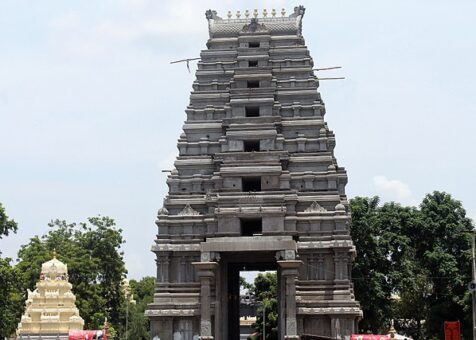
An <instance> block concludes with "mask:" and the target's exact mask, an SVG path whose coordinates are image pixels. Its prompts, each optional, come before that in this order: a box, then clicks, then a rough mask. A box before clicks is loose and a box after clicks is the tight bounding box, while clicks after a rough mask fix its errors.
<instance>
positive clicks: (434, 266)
mask: <svg viewBox="0 0 476 340" xmlns="http://www.w3.org/2000/svg"><path fill="white" fill-rule="evenodd" d="M420 210H421V214H422V219H423V223H422V228H421V229H419V230H418V231H415V233H416V234H417V237H416V238H415V248H416V249H417V251H416V259H417V260H418V264H419V265H420V267H421V268H425V269H426V270H427V271H428V273H429V277H430V281H429V286H430V287H431V290H430V291H429V293H428V294H427V295H426V296H425V304H426V305H427V306H428V307H427V313H426V315H425V328H426V332H427V338H428V339H432V338H433V339H439V338H441V334H442V327H443V322H444V321H445V320H460V321H461V322H462V329H463V333H464V336H465V337H468V338H470V336H471V334H472V333H471V319H470V315H471V314H470V310H471V304H470V301H471V299H470V294H469V292H468V290H467V284H468V282H470V281H471V233H472V232H473V225H472V222H471V220H470V219H469V218H467V217H466V211H465V210H464V208H463V206H462V204H461V202H460V201H457V200H455V199H453V198H452V197H451V195H449V194H447V193H444V192H438V191H435V192H433V193H432V194H429V195H427V196H426V197H425V198H424V199H423V202H422V203H421V205H420Z"/></svg>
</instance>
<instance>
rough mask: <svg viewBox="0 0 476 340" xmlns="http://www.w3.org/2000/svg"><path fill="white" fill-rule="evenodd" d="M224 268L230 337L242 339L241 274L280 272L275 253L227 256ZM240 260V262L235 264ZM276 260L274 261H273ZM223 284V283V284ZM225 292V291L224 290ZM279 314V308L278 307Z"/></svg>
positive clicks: (232, 339) (233, 339)
mask: <svg viewBox="0 0 476 340" xmlns="http://www.w3.org/2000/svg"><path fill="white" fill-rule="evenodd" d="M225 258H226V260H225V261H224V263H223V266H224V267H226V269H225V270H226V272H227V285H226V287H223V288H224V289H226V296H227V323H228V337H227V339H230V340H239V339H240V333H241V332H240V303H241V301H240V272H243V271H258V272H264V271H276V272H277V271H278V266H277V263H276V259H275V253H272V252H249V253H239V254H234V255H233V256H226V255H225ZM236 259H239V262H234V261H236ZM273 260H274V261H273ZM279 281H280V280H279V274H278V292H277V293H278V294H277V299H278V306H279V305H280V296H279ZM222 284H223V283H222ZM224 291H225V290H224ZM278 314H279V307H278Z"/></svg>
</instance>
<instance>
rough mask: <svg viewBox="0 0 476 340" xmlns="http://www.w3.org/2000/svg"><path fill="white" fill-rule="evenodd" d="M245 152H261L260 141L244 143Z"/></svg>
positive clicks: (246, 141)
mask: <svg viewBox="0 0 476 340" xmlns="http://www.w3.org/2000/svg"><path fill="white" fill-rule="evenodd" d="M243 150H244V151H245V152H252V151H259V140H245V141H243Z"/></svg>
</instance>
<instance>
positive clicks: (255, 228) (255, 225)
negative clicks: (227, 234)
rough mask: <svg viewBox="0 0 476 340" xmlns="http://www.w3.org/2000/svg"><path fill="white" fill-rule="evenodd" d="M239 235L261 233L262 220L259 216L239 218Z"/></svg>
mask: <svg viewBox="0 0 476 340" xmlns="http://www.w3.org/2000/svg"><path fill="white" fill-rule="evenodd" d="M240 222H241V236H253V235H262V233H263V220H262V219H261V218H249V219H248V218H243V219H241V221H240Z"/></svg>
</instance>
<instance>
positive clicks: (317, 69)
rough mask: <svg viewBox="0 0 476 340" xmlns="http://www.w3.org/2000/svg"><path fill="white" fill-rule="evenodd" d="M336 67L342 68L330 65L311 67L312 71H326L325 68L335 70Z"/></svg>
mask: <svg viewBox="0 0 476 340" xmlns="http://www.w3.org/2000/svg"><path fill="white" fill-rule="evenodd" d="M338 68H342V66H332V67H322V68H313V69H312V70H313V71H327V70H337V69H338Z"/></svg>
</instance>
